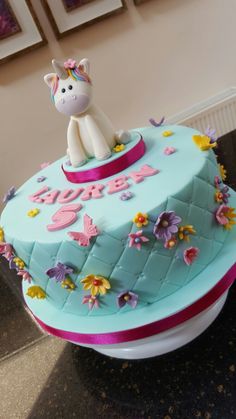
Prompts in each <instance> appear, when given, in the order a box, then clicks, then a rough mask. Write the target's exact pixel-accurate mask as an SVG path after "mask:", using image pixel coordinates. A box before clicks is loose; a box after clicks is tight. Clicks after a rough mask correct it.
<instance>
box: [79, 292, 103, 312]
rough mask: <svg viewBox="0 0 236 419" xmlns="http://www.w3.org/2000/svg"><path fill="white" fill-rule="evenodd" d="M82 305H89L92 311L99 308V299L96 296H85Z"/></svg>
mask: <svg viewBox="0 0 236 419" xmlns="http://www.w3.org/2000/svg"><path fill="white" fill-rule="evenodd" d="M82 304H88V307H89V310H92V308H93V307H95V308H98V307H99V301H98V297H97V296H96V295H90V294H89V295H85V296H84V297H83V300H82Z"/></svg>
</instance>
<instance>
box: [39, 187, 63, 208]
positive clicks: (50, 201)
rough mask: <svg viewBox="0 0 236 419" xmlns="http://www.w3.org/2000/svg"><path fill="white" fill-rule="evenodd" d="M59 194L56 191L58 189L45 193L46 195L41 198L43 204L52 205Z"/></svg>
mask: <svg viewBox="0 0 236 419" xmlns="http://www.w3.org/2000/svg"><path fill="white" fill-rule="evenodd" d="M59 193H60V191H58V189H55V190H54V191H51V192H49V193H47V195H44V196H43V197H42V200H43V202H44V204H47V205H51V204H54V202H55V201H56V199H57V197H58V194H59Z"/></svg>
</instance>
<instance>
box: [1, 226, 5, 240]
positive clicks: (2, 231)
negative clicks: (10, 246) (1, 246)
mask: <svg viewBox="0 0 236 419" xmlns="http://www.w3.org/2000/svg"><path fill="white" fill-rule="evenodd" d="M0 242H4V230H3V228H2V227H0Z"/></svg>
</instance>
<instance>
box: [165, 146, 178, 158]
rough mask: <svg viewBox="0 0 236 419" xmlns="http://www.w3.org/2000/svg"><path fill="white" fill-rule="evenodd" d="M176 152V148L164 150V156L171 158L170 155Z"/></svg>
mask: <svg viewBox="0 0 236 419" xmlns="http://www.w3.org/2000/svg"><path fill="white" fill-rule="evenodd" d="M175 152H176V149H175V148H174V147H166V148H165V150H164V154H166V156H169V155H170V154H173V153H175Z"/></svg>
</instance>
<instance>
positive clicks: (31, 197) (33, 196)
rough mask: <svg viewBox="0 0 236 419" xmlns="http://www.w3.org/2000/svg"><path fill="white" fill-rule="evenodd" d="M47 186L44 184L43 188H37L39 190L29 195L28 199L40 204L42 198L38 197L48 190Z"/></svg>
mask: <svg viewBox="0 0 236 419" xmlns="http://www.w3.org/2000/svg"><path fill="white" fill-rule="evenodd" d="M49 189H50V188H49V187H48V186H44V187H43V188H41V189H39V191H37V192H35V193H34V194H32V195H30V196H29V200H30V201H32V202H37V204H41V203H42V202H44V200H43V198H40V195H43V194H44V193H45V192H48V191H49Z"/></svg>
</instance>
